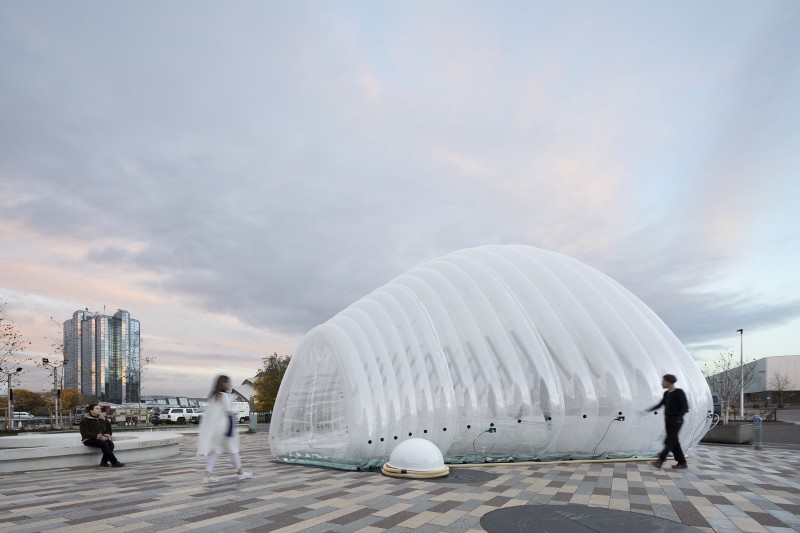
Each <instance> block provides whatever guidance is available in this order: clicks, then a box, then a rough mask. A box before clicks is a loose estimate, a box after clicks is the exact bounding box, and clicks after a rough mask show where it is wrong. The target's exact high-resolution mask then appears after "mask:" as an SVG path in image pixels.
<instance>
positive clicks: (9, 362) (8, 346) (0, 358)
mask: <svg viewBox="0 0 800 533" xmlns="http://www.w3.org/2000/svg"><path fill="white" fill-rule="evenodd" d="M8 307H9V305H8V302H5V301H3V300H0V368H6V367H10V366H14V365H16V364H17V362H18V360H17V356H18V354H21V353H22V352H23V351H25V349H26V348H27V347H28V346H29V345H30V344H31V341H26V340H25V339H24V338H23V337H22V334H21V333H20V332H19V328H18V327H17V325H16V324H15V323H14V321H13V320H11V319H10V318H9V317H8Z"/></svg>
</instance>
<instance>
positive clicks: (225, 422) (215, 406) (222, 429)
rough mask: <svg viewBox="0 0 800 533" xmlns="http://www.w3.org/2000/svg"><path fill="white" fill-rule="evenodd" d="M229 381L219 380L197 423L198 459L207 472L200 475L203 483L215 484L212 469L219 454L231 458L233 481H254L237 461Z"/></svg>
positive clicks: (226, 378)
mask: <svg viewBox="0 0 800 533" xmlns="http://www.w3.org/2000/svg"><path fill="white" fill-rule="evenodd" d="M230 390H231V380H230V378H228V376H218V377H217V379H216V381H215V384H214V388H213V389H212V391H211V394H210V395H209V396H208V404H207V405H206V408H205V411H203V418H202V420H201V422H200V433H199V435H198V437H197V455H199V456H206V469H205V472H203V483H216V482H217V481H219V479H218V478H216V477H215V476H214V465H215V464H216V463H217V460H218V459H219V454H221V453H229V454H231V463H233V468H235V469H236V479H238V480H240V481H244V480H245V479H250V478H251V477H253V474H252V472H245V471H244V469H243V468H242V462H241V460H240V459H239V436H238V434H237V432H236V424H235V422H234V420H233V415H234V411H233V408H232V407H231V395H230Z"/></svg>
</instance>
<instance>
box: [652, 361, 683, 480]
mask: <svg viewBox="0 0 800 533" xmlns="http://www.w3.org/2000/svg"><path fill="white" fill-rule="evenodd" d="M676 381H678V378H676V377H675V376H673V375H672V374H664V378H663V379H662V380H661V386H662V387H664V388H665V389H666V390H665V391H664V397H663V398H661V401H660V402H659V403H658V404H657V405H654V406H653V407H651V408H650V409H648V411H655V410H656V409H658V408H659V407H661V406H664V424H665V425H666V427H667V438H666V439H664V449H663V450H661V453H660V454H658V459H656V460H655V461H652V462H651V463H650V464H652V465H653V466H654V467H656V468H661V465H663V464H664V461H666V460H667V456H668V455H669V452H672V455H673V456H674V457H675V460H676V461H678V463H677V464H675V465H672V468H688V465H687V464H686V457H685V456H684V455H683V450H682V449H681V443H680V442H679V441H678V433H679V432H680V430H681V426H682V425H683V415H685V414H686V413H688V412H689V402H688V400H687V399H686V394H685V393H684V392H683V390H681V389H679V388H677V387H676V386H675V382H676Z"/></svg>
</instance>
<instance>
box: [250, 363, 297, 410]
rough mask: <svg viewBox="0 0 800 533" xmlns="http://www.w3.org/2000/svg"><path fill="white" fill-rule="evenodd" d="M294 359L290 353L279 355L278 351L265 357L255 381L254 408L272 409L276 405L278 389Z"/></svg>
mask: <svg viewBox="0 0 800 533" xmlns="http://www.w3.org/2000/svg"><path fill="white" fill-rule="evenodd" d="M291 360H292V357H291V356H290V355H284V356H279V355H278V352H275V353H273V354H272V355H270V356H267V357H264V358H263V359H262V360H261V362H262V367H261V370H259V371H258V374H256V379H255V380H254V381H253V388H254V389H255V393H254V394H253V400H254V404H255V405H254V406H253V407H254V408H255V410H256V411H272V408H273V407H275V398H277V396H278V389H280V387H281V381H282V380H283V375H284V374H285V373H286V368H287V367H288V366H289V361H291Z"/></svg>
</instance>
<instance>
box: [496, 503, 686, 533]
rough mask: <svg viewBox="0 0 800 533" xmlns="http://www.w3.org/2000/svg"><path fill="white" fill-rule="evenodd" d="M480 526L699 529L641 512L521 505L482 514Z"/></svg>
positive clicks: (585, 530) (637, 531)
mask: <svg viewBox="0 0 800 533" xmlns="http://www.w3.org/2000/svg"><path fill="white" fill-rule="evenodd" d="M481 527H482V528H483V529H485V530H486V531H487V532H488V533H515V532H526V533H534V532H541V533H545V532H551V533H552V532H554V531H557V532H558V533H589V532H591V531H593V532H597V533H642V532H643V531H647V533H657V532H662V531H663V532H666V531H670V532H689V531H691V532H697V531H698V530H697V529H695V528H693V527H689V526H685V525H683V524H680V523H678V522H673V521H672V520H667V519H665V518H658V517H655V516H650V515H646V514H641V513H630V512H627V511H616V510H613V509H606V508H604V507H588V506H586V505H576V504H567V505H519V506H517V507H504V508H503V509H496V510H494V511H490V512H488V513H486V514H485V515H483V517H482V518H481Z"/></svg>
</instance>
